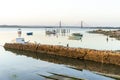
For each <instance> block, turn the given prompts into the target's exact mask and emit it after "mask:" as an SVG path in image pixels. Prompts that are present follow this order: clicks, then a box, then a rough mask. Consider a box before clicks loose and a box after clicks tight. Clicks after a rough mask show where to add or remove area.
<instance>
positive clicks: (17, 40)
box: [16, 38, 25, 44]
mask: <svg viewBox="0 0 120 80" xmlns="http://www.w3.org/2000/svg"><path fill="white" fill-rule="evenodd" d="M16 43H21V44H24V43H25V40H24V38H16Z"/></svg>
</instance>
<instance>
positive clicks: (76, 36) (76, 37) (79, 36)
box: [69, 33, 83, 40]
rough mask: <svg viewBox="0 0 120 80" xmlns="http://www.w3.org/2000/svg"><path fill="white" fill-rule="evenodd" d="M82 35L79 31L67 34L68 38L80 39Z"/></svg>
mask: <svg viewBox="0 0 120 80" xmlns="http://www.w3.org/2000/svg"><path fill="white" fill-rule="evenodd" d="M82 37H83V34H81V33H72V35H71V36H69V39H70V40H81V39H82Z"/></svg>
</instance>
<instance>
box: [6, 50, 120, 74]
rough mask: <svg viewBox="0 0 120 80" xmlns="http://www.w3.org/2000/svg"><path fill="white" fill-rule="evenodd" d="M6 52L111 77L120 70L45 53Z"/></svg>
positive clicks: (107, 65)
mask: <svg viewBox="0 0 120 80" xmlns="http://www.w3.org/2000/svg"><path fill="white" fill-rule="evenodd" d="M6 50H7V51H11V52H13V53H14V54H16V55H25V56H27V57H32V58H34V59H38V60H44V61H48V62H52V63H57V64H65V65H69V66H72V67H69V66H68V67H69V68H73V69H76V70H80V71H82V70H84V69H86V70H90V71H95V72H100V73H105V74H112V75H119V76H120V69H119V66H116V65H111V64H103V63H99V62H94V61H88V60H79V59H73V58H67V57H61V56H57V55H50V54H47V53H44V54H43V53H35V52H29V51H19V50H15V49H6Z"/></svg>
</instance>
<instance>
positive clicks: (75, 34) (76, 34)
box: [72, 33, 83, 37]
mask: <svg viewBox="0 0 120 80" xmlns="http://www.w3.org/2000/svg"><path fill="white" fill-rule="evenodd" d="M72 35H73V36H80V37H83V34H81V33H72Z"/></svg>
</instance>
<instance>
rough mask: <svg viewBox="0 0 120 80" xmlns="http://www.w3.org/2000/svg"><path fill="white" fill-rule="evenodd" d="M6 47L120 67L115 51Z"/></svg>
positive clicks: (18, 45) (47, 46) (44, 46)
mask: <svg viewBox="0 0 120 80" xmlns="http://www.w3.org/2000/svg"><path fill="white" fill-rule="evenodd" d="M4 47H5V48H8V49H17V50H23V51H30V52H36V53H38V54H39V53H46V54H51V55H57V56H64V57H70V58H76V59H84V60H90V61H95V62H100V63H106V64H114V65H119V66H120V52H115V51H108V50H106V51H105V50H94V49H86V48H70V47H64V46H59V45H43V44H32V43H31V44H30V43H29V44H18V43H6V44H5V45H4Z"/></svg>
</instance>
